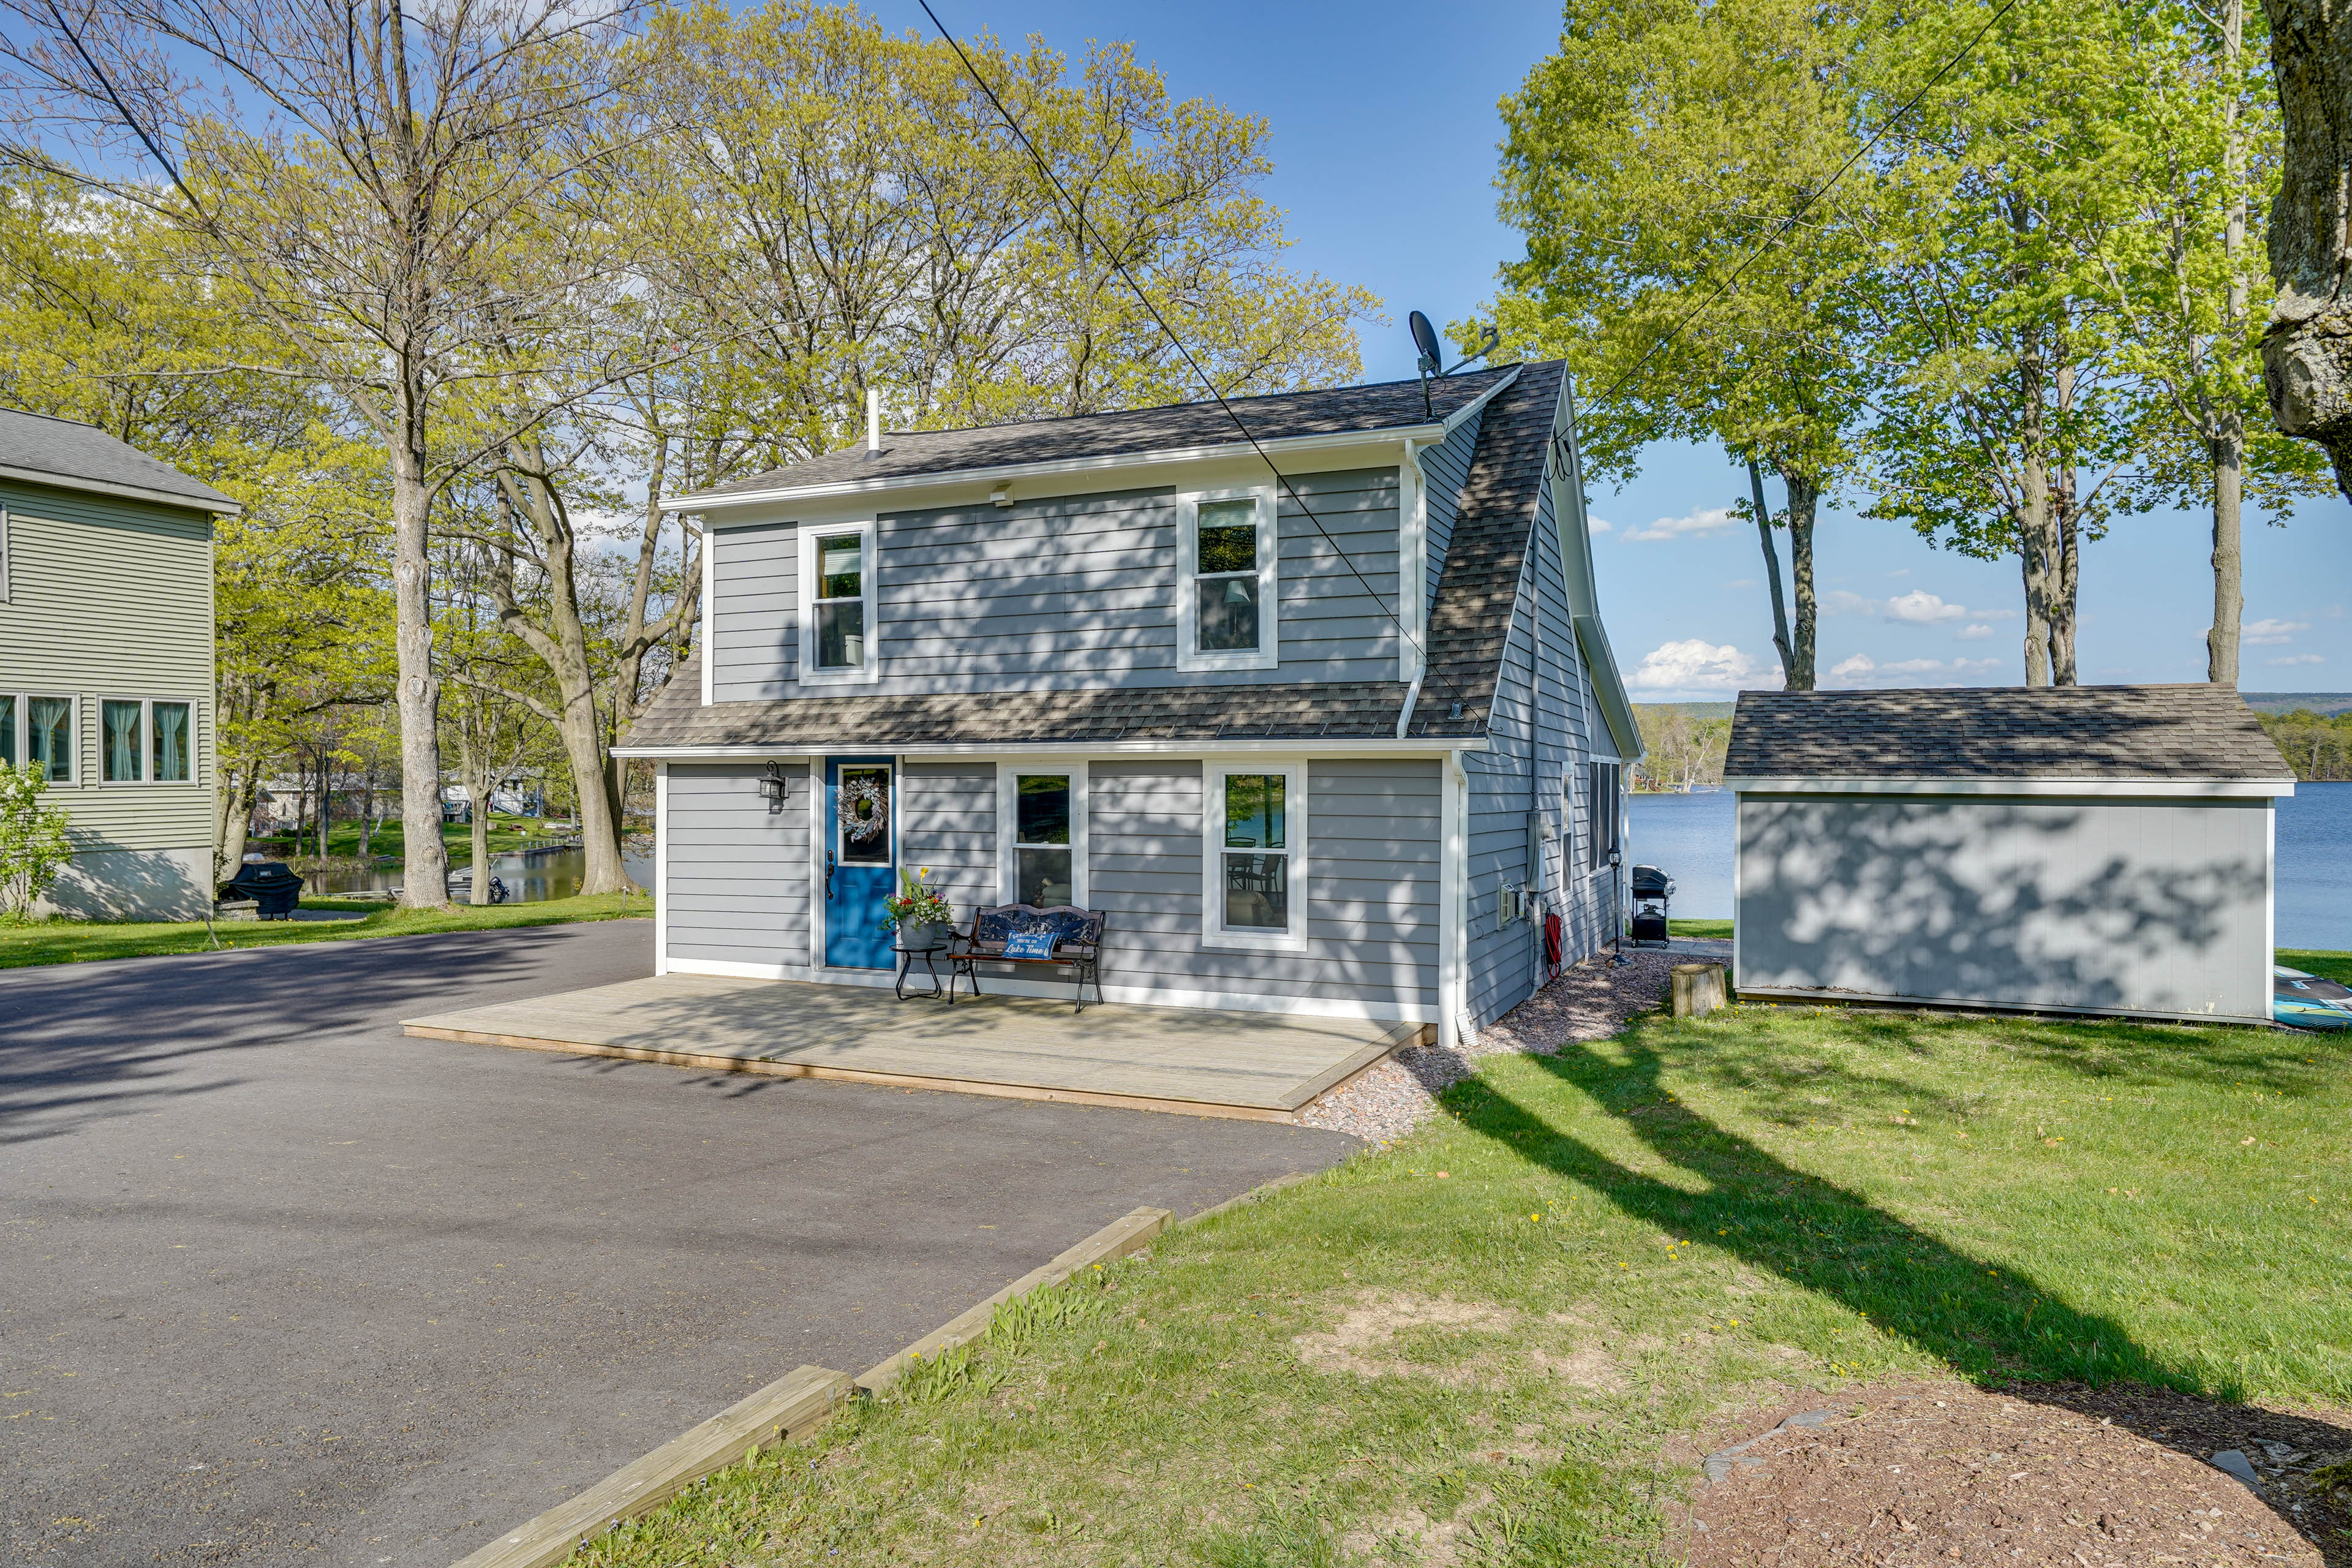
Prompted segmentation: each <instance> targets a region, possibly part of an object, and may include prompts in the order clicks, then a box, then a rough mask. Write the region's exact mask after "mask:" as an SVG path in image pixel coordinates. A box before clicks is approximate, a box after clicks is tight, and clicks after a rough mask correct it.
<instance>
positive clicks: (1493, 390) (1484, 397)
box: [1437, 364, 1527, 441]
mask: <svg viewBox="0 0 2352 1568" xmlns="http://www.w3.org/2000/svg"><path fill="white" fill-rule="evenodd" d="M1526 368H1527V367H1526V366H1525V365H1517V364H1515V365H1513V366H1512V367H1511V374H1508V375H1507V376H1505V377H1504V378H1503V379H1502V380H1500V381H1498V382H1496V384H1494V385H1492V386H1490V387H1488V388H1487V389H1486V391H1484V392H1482V393H1480V394H1479V395H1477V396H1475V397H1474V398H1472V399H1471V400H1470V401H1469V402H1467V403H1465V404H1464V405H1462V406H1461V407H1459V408H1457V409H1455V410H1454V412H1453V413H1451V414H1449V415H1447V416H1445V424H1444V434H1443V435H1440V436H1439V437H1437V438H1438V439H1439V440H1441V441H1443V440H1444V439H1445V437H1447V436H1451V435H1453V434H1454V432H1455V431H1456V430H1459V429H1460V428H1462V426H1465V425H1466V424H1468V423H1469V421H1470V416H1472V415H1474V414H1475V413H1477V412H1478V410H1480V409H1481V408H1484V407H1486V405H1488V404H1489V403H1492V402H1494V401H1495V398H1496V395H1498V394H1499V393H1501V392H1502V390H1503V389H1504V388H1505V387H1507V386H1508V385H1510V384H1512V383H1513V382H1515V381H1517V380H1518V379H1519V372H1521V371H1522V370H1525V369H1526Z"/></svg>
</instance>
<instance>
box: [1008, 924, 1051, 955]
mask: <svg viewBox="0 0 2352 1568" xmlns="http://www.w3.org/2000/svg"><path fill="white" fill-rule="evenodd" d="M1056 935H1057V933H1056V932H1054V931H1014V932H1013V934H1012V935H1011V936H1008V937H1006V938H1005V939H1004V956H1005V957H1007V958H1051V957H1053V956H1054V942H1055V936H1056Z"/></svg>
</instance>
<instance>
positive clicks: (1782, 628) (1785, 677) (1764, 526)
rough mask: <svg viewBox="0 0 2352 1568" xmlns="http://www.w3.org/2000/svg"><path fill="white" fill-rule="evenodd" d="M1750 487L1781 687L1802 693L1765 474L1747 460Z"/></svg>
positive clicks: (1751, 459)
mask: <svg viewBox="0 0 2352 1568" xmlns="http://www.w3.org/2000/svg"><path fill="white" fill-rule="evenodd" d="M1748 488H1749V489H1751V490H1752V491H1753V492H1754V493H1755V497H1756V532H1757V534H1758V536H1759V538H1760V539H1761V541H1762V542H1763V545H1764V580H1765V582H1766V583H1767V584H1769V586H1770V588H1771V590H1772V646H1773V647H1775V648H1776V649H1778V650H1779V651H1780V685H1781V687H1782V689H1784V690H1789V691H1802V690H1803V689H1804V688H1803V687H1801V686H1799V685H1798V684H1797V651H1796V649H1794V648H1792V647H1790V646H1789V602H1788V599H1787V597H1786V596H1785V595H1782V594H1781V592H1780V552H1779V551H1778V550H1776V549H1774V548H1773V547H1772V510H1771V508H1769V507H1768V506H1766V505H1765V504H1764V470H1763V469H1761V468H1758V467H1757V466H1756V459H1755V458H1748Z"/></svg>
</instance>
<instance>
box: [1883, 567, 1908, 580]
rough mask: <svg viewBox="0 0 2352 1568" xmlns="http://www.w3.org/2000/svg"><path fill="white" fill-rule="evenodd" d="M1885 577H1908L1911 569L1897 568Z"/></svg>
mask: <svg viewBox="0 0 2352 1568" xmlns="http://www.w3.org/2000/svg"><path fill="white" fill-rule="evenodd" d="M1887 575H1888V576H1889V577H1908V576H1909V575H1911V568H1909V567H1908V566H1897V567H1896V568H1895V570H1894V571H1892V572H1889V573H1888V574H1887Z"/></svg>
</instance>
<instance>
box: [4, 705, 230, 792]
mask: <svg viewBox="0 0 2352 1568" xmlns="http://www.w3.org/2000/svg"><path fill="white" fill-rule="evenodd" d="M41 695H42V696H45V697H46V696H47V695H49V693H47V692H43V693H41ZM110 702H136V703H137V704H139V776H138V777H137V778H135V779H110V778H108V777H107V776H106V705H107V704H108V703H110ZM158 702H166V703H178V704H179V705H180V706H182V707H184V708H185V709H186V710H188V776H187V777H186V778H184V779H159V778H157V777H156V776H155V704H157V703H158ZM18 704H19V706H23V705H24V700H23V699H22V698H19V699H18ZM97 712H98V757H97V771H96V772H95V773H92V774H91V776H92V777H93V778H94V779H96V780H97V782H98V785H99V787H100V788H101V789H187V788H190V787H192V786H194V785H195V784H201V783H203V782H204V767H203V751H202V749H201V748H200V747H198V746H197V744H196V733H197V729H198V726H199V725H201V724H202V723H203V722H204V712H203V710H202V708H201V707H200V706H199V705H198V704H197V702H196V700H194V698H191V697H124V696H120V695H115V694H110V693H100V696H99V699H98V709H97ZM80 724H81V714H80V711H79V703H77V705H76V711H75V714H74V725H75V730H76V735H77V739H79V730H80ZM74 750H75V751H76V752H79V751H80V750H81V748H80V747H79V746H76V747H75V748H74ZM74 763H75V771H76V772H77V773H78V772H79V771H80V763H81V758H80V757H79V755H77V756H76V757H75V758H74Z"/></svg>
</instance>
